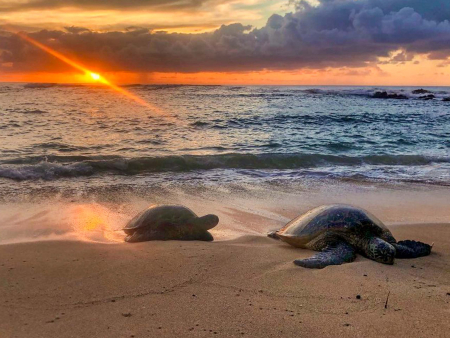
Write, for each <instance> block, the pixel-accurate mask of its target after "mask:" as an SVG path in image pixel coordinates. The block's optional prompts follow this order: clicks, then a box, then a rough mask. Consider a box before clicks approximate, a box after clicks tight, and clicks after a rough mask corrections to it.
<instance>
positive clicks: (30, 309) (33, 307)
mask: <svg viewBox="0 0 450 338" xmlns="http://www.w3.org/2000/svg"><path fill="white" fill-rule="evenodd" d="M390 229H391V230H392V232H393V234H394V236H395V237H396V238H397V239H398V240H401V239H415V240H420V241H424V242H429V243H431V242H434V243H435V244H434V247H433V253H432V255H430V256H428V257H423V258H419V259H414V260H399V259H397V260H396V262H395V264H394V265H393V266H388V265H382V264H379V263H376V262H373V261H371V260H368V259H366V258H364V257H362V256H358V258H357V259H356V261H355V262H353V263H351V264H344V265H341V266H330V267H327V268H325V269H322V270H309V269H303V268H300V267H297V266H295V265H294V264H293V263H292V261H293V260H294V259H297V258H304V257H307V256H308V255H310V254H311V253H312V252H311V251H308V250H301V249H295V248H293V247H290V246H289V245H287V244H284V243H281V242H277V241H274V240H271V239H269V238H267V237H264V236H262V235H245V236H241V237H238V238H236V239H233V240H222V241H218V242H212V243H204V242H196V241H194V242H180V241H168V242H144V243H137V244H131V245H130V244H128V243H118V244H113V245H106V244H100V243H89V242H80V241H41V242H33V243H19V244H7V245H1V246H0V257H1V259H0V261H1V262H0V280H2V281H3V282H2V283H1V284H0V295H1V297H0V299H1V302H2V304H1V306H0V336H1V337H7V338H9V337H50V336H51V337H54V336H58V337H88V336H91V337H92V336H95V337H112V336H114V337H149V336H165V337H175V336H183V337H207V336H219V337H220V336H222V337H241V336H250V337H276V336H283V337H294V336H295V337H299V336H300V337H303V336H309V337H311V336H312V337H317V336H322V337H336V336H345V337H362V336H364V337H379V336H387V335H394V336H397V337H423V336H430V337H444V336H446V334H447V333H448V330H449V329H450V323H449V322H448V315H449V313H450V304H449V303H450V295H449V292H450V283H449V282H448V281H449V280H450V268H449V267H450V256H449V255H448V252H450V224H415V225H395V226H390ZM388 294H389V300H388V305H387V308H385V302H386V298H387V295H388Z"/></svg>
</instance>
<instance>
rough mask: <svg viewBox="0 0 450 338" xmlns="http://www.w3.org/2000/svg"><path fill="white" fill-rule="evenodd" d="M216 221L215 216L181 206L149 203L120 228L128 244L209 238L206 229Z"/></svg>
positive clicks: (211, 238) (213, 225)
mask: <svg viewBox="0 0 450 338" xmlns="http://www.w3.org/2000/svg"><path fill="white" fill-rule="evenodd" d="M218 223H219V217H217V216H216V215H206V216H203V217H198V216H197V215H196V214H195V213H194V212H193V211H192V210H190V209H188V208H186V207H184V206H181V205H152V206H150V207H149V208H148V209H146V210H144V211H142V212H141V213H139V214H138V215H136V216H135V217H134V218H133V219H131V221H129V222H128V224H127V225H126V226H125V227H124V228H123V231H124V232H125V233H126V234H127V237H125V241H126V242H129V243H134V242H144V241H167V240H183V241H195V240H197V241H213V240H214V238H213V236H212V235H211V234H210V233H209V232H208V230H210V229H212V228H214V227H215V226H216V225H217V224H218Z"/></svg>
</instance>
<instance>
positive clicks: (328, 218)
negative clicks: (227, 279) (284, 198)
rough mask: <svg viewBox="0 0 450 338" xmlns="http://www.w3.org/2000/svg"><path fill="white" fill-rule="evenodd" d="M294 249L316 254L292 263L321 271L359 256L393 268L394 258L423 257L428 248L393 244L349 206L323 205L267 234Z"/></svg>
mask: <svg viewBox="0 0 450 338" xmlns="http://www.w3.org/2000/svg"><path fill="white" fill-rule="evenodd" d="M268 236H269V237H272V238H275V239H280V240H282V241H284V242H286V243H289V244H291V245H293V246H295V247H298V248H304V249H312V250H316V251H320V252H319V253H317V254H315V255H314V256H312V257H310V258H307V259H299V260H295V261H294V263H295V264H296V265H299V266H303V267H305V268H316V269H321V268H324V267H326V266H328V265H340V264H343V263H349V262H352V261H353V260H354V259H355V258H356V253H357V252H359V253H361V254H363V255H364V256H366V257H368V258H370V259H373V260H374V261H377V262H380V263H384V264H394V258H395V257H397V258H416V257H421V256H427V255H429V254H430V252H431V246H430V245H428V244H425V243H421V242H416V241H410V240H406V241H400V242H397V241H396V240H395V238H394V237H393V236H392V234H391V232H390V231H389V230H388V229H387V228H386V226H385V225H384V224H383V223H382V222H381V221H380V220H379V219H378V218H376V217H375V216H373V215H372V214H370V213H369V212H367V211H365V210H363V209H360V208H356V207H353V206H349V205H342V204H333V205H323V206H320V207H318V208H315V209H312V210H310V211H308V212H307V213H306V214H304V215H301V216H299V217H297V218H294V219H293V220H292V221H290V222H289V223H288V224H286V225H285V226H284V227H283V228H281V229H280V230H278V231H274V232H271V233H269V234H268Z"/></svg>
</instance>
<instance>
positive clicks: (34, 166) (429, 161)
mask: <svg viewBox="0 0 450 338" xmlns="http://www.w3.org/2000/svg"><path fill="white" fill-rule="evenodd" d="M439 163H441V164H442V163H445V164H447V163H450V159H447V158H432V157H426V156H419V155H371V156H363V157H352V156H337V155H323V154H278V153H271V154H259V155H252V154H236V153H232V154H221V155H181V156H161V157H138V158H122V157H114V156H109V157H108V156H106V157H86V156H49V157H46V158H42V157H32V158H26V159H16V160H8V161H3V162H2V163H1V164H0V177H1V178H6V179H13V180H19V181H23V180H37V179H43V180H54V179H58V178H61V177H81V176H90V175H101V174H107V173H114V174H122V175H138V174H145V173H162V172H189V171H197V170H205V171H207V170H214V169H245V170H288V169H289V170H295V169H309V168H311V169H312V168H320V167H335V168H336V167H341V166H342V167H361V166H364V165H371V166H427V165H433V164H439Z"/></svg>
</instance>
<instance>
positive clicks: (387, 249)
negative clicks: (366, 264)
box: [367, 237, 395, 264]
mask: <svg viewBox="0 0 450 338" xmlns="http://www.w3.org/2000/svg"><path fill="white" fill-rule="evenodd" d="M367 256H368V257H369V258H371V259H373V260H374V261H377V262H379V263H383V264H394V258H395V248H394V246H393V245H391V244H389V243H388V242H386V241H383V240H382V239H381V238H378V237H372V238H371V239H370V240H369V243H368V248H367Z"/></svg>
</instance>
